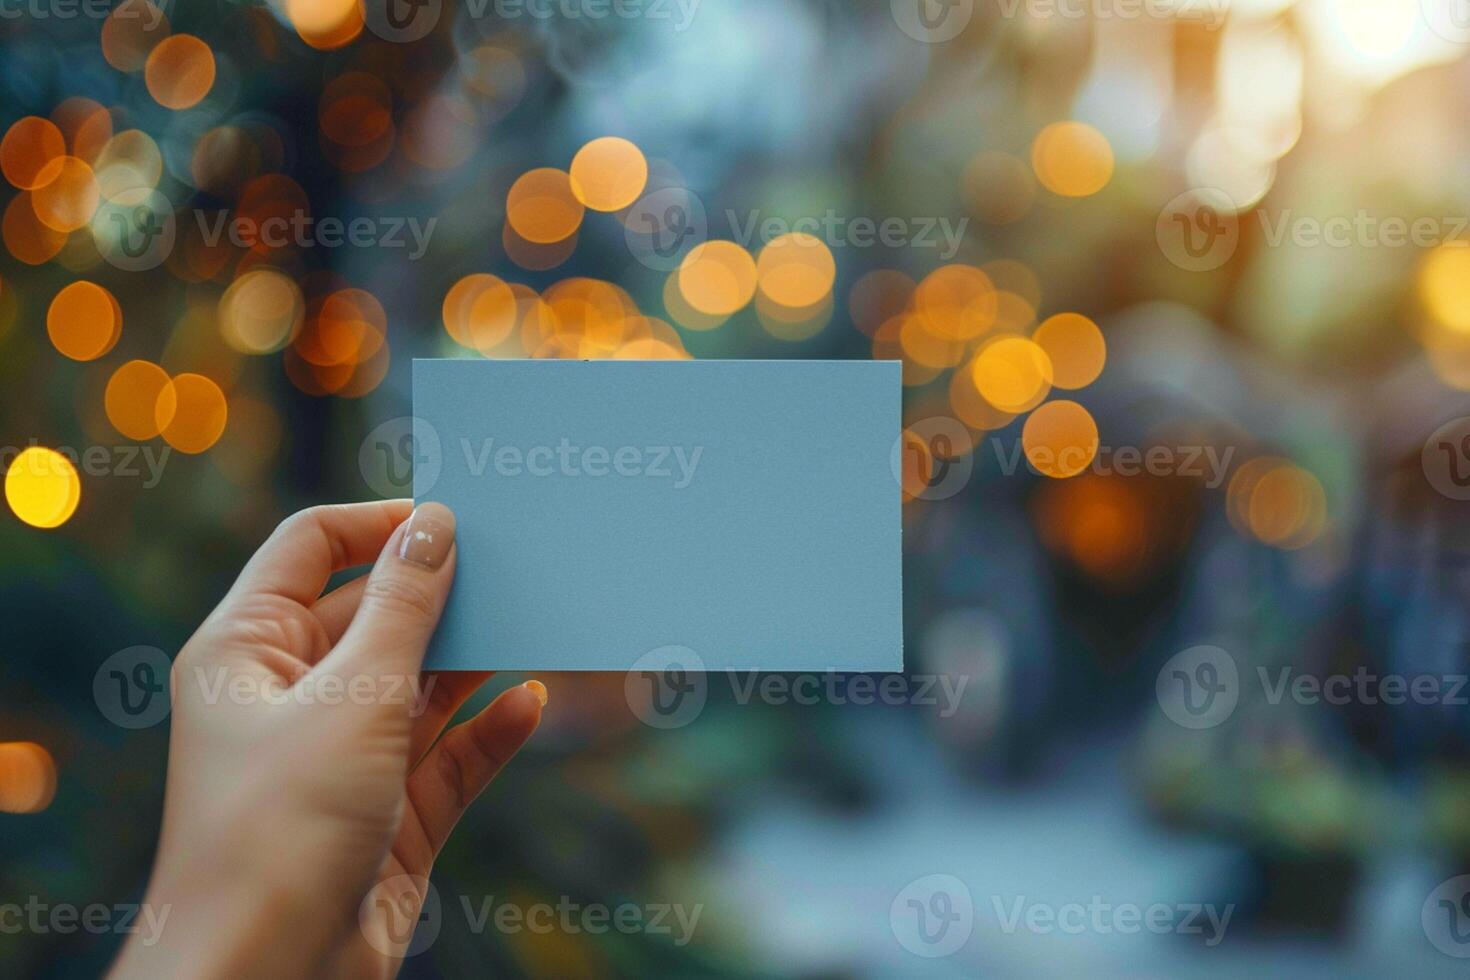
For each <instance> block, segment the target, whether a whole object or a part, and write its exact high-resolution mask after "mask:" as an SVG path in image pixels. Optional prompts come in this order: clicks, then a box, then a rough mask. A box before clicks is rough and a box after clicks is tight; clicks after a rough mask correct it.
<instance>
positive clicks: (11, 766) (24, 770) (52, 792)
mask: <svg viewBox="0 0 1470 980" xmlns="http://www.w3.org/2000/svg"><path fill="white" fill-rule="evenodd" d="M55 796H56V763H55V761H53V760H52V758H51V753H50V752H47V751H46V750H45V749H44V748H42V747H41V746H39V745H37V744H36V743H35V742H0V813H40V812H41V811H42V810H44V809H46V807H48V806H50V805H51V800H52V798H53V797H55Z"/></svg>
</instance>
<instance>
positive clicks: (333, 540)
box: [114, 501, 546, 980]
mask: <svg viewBox="0 0 1470 980" xmlns="http://www.w3.org/2000/svg"><path fill="white" fill-rule="evenodd" d="M410 509H411V504H410V503H409V502H408V501H388V502H384V503H368V504H352V505H346V506H330V507H316V508H312V509H311V510H307V511H303V512H301V513H299V514H296V515H295V516H293V517H291V518H290V519H288V520H287V521H286V522H285V523H283V524H282V525H281V526H280V527H279V528H277V530H276V532H275V533H274V534H273V535H272V536H271V538H270V540H268V541H267V542H266V543H265V544H264V545H263V546H262V547H261V549H260V550H259V551H258V552H257V553H256V554H255V556H254V557H253V558H252V559H251V560H250V562H249V564H248V565H246V567H245V570H244V571H243V572H241V574H240V578H239V579H238V581H236V583H235V585H234V587H233V588H232V589H231V590H230V592H229V594H228V595H226V596H225V598H224V601H222V602H221V603H220V605H219V608H217V609H216V610H215V611H214V612H213V613H212V614H211V615H210V616H209V618H208V619H207V620H205V622H204V624H203V625H202V626H200V627H199V630H198V632H196V633H195V634H194V636H193V637H192V638H191V639H190V640H189V642H188V644H186V645H185V647H184V649H183V650H182V651H181V652H180V653H179V655H178V657H177V659H176V660H175V662H174V669H173V679H172V682H173V728H172V732H171V735H170V743H169V748H170V751H169V763H168V783H167V788H166V791H165V796H164V814H163V830H162V834H161V837H160V842H159V849H158V858H157V862H156V865H155V868H154V872H153V880H152V882H151V883H150V885H149V890H148V896H147V902H148V903H149V905H150V906H151V907H152V909H153V911H154V914H155V915H161V914H164V913H165V911H166V914H167V915H168V918H167V920H166V921H165V923H164V926H163V928H162V932H161V937H162V938H161V940H160V941H159V942H157V944H156V945H154V946H151V947H147V946H144V945H142V943H141V942H138V941H136V937H134V940H135V941H134V942H130V943H129V945H128V946H127V947H126V948H125V949H124V950H123V953H122V955H121V957H120V958H119V960H118V963H117V965H116V968H115V971H114V972H115V975H116V976H118V977H134V976H136V977H145V976H146V977H157V976H212V975H226V974H228V975H229V976H245V975H259V976H269V977H271V978H272V980H282V978H286V977H296V976H301V977H306V976H320V975H324V974H325V975H338V976H351V977H364V976H376V977H391V976H393V975H394V974H396V973H397V971H398V967H399V965H400V964H401V962H402V960H401V957H402V955H403V950H404V948H405V947H406V945H407V943H408V940H409V938H410V935H411V928H407V927H406V926H407V925H408V924H411V923H414V922H416V921H417V918H418V913H419V907H420V905H421V903H422V900H423V894H424V891H423V889H424V885H425V883H426V881H427V878H428V875H429V871H430V869H431V868H432V866H433V863H434V858H435V856H436V855H437V854H438V853H439V849H440V848H441V847H442V846H443V844H444V841H445V839H446V838H447V837H448V836H449V832H450V831H451V830H452V829H453V828H454V825H455V823H456V822H457V821H458V820H459V817H460V815H461V814H462V813H464V811H465V808H466V807H467V806H468V805H469V804H470V802H471V801H472V800H474V798H475V797H476V796H477V795H478V794H479V793H480V791H481V790H483V789H484V788H485V786H486V784H487V783H489V782H490V780H491V779H493V778H494V776H495V774H496V773H497V772H498V771H499V770H500V767H501V766H503V765H504V764H505V763H506V762H507V761H508V760H509V759H510V758H511V756H513V755H514V754H515V753H516V750H517V749H519V748H520V747H521V745H522V744H523V743H524V742H525V741H526V739H527V738H529V737H530V735H531V733H532V732H533V731H535V729H536V726H537V724H538V723H539V722H540V720H541V707H542V705H543V704H545V701H546V689H545V688H544V687H542V686H541V685H540V684H539V683H537V682H536V681H530V682H528V683H526V684H525V685H523V686H521V687H515V688H511V689H510V690H508V691H506V692H505V693H504V694H502V695H500V697H498V698H496V699H495V701H494V702H493V703H491V704H490V705H489V706H488V707H486V708H485V709H484V710H483V711H482V712H480V713H479V714H478V715H476V716H475V717H474V718H472V719H470V720H469V721H467V722H464V723H463V724H461V725H458V726H456V727H454V728H452V729H450V730H449V732H448V733H446V734H445V735H444V737H443V738H439V735H440V732H441V731H443V729H444V726H445V725H446V724H447V723H448V721H449V719H450V718H451V717H452V716H453V715H454V713H455V711H456V710H458V708H459V707H460V706H461V705H462V704H463V703H464V702H465V700H466V699H467V698H468V697H469V696H470V695H471V694H473V693H474V691H475V690H476V689H477V688H478V687H479V686H480V685H481V684H482V683H484V681H485V680H486V679H487V678H488V677H489V676H490V675H489V674H487V673H443V674H427V675H425V674H421V673H420V667H421V665H422V663H423V658H424V651H425V648H426V646H427V644H428V642H429V637H430V636H431V635H432V633H433V632H434V629H435V627H436V626H437V624H438V622H439V615H440V612H441V611H442V610H443V608H444V601H445V599H446V597H447V596H448V595H449V587H450V583H451V582H452V581H453V579H454V567H455V547H454V515H453V514H452V513H451V512H450V511H449V509H448V508H446V507H444V506H443V505H441V504H424V505H422V506H420V507H419V508H418V509H416V510H413V511H412V516H410ZM374 559H376V564H375V565H374V566H373V569H372V571H371V572H370V573H369V574H367V575H365V576H363V577H361V578H358V579H356V580H354V581H352V582H349V583H348V584H346V585H343V586H341V587H340V588H338V589H336V590H335V591H333V592H331V593H329V594H327V595H325V596H323V595H322V594H321V593H322V590H323V589H324V588H325V586H326V583H327V579H328V577H329V576H330V575H331V574H332V573H333V572H337V571H341V570H342V569H344V568H352V567H355V566H358V565H363V564H366V563H368V562H370V561H374ZM436 740H437V741H436ZM370 892H371V893H372V895H371V898H368V900H367V901H364V899H365V897H368V896H369V893H370ZM360 910H361V912H360Z"/></svg>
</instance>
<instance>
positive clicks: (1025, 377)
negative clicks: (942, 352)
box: [970, 337, 1052, 413]
mask: <svg viewBox="0 0 1470 980" xmlns="http://www.w3.org/2000/svg"><path fill="white" fill-rule="evenodd" d="M970 375H971V377H972V378H973V379H974V382H975V388H976V390H977V391H979V392H980V394H981V395H982V396H984V398H985V400H986V401H988V402H990V404H991V405H993V406H995V407H996V408H998V409H1000V410H1001V411H1002V412H1016V413H1019V412H1027V411H1030V410H1031V409H1032V408H1034V407H1035V406H1037V405H1039V404H1040V403H1041V401H1042V399H1044V398H1045V397H1046V396H1047V393H1048V392H1049V391H1050V390H1051V381H1052V367H1051V359H1050V358H1048V357H1047V356H1046V351H1044V350H1042V349H1041V347H1040V346H1039V345H1038V344H1036V343H1035V342H1034V341H1031V340H1027V339H1026V338H1024V337H1000V338H997V339H996V340H993V341H991V342H990V343H989V344H987V345H986V346H985V347H983V348H981V350H980V352H979V353H978V354H977V355H976V356H975V360H974V361H972V362H971V364H970Z"/></svg>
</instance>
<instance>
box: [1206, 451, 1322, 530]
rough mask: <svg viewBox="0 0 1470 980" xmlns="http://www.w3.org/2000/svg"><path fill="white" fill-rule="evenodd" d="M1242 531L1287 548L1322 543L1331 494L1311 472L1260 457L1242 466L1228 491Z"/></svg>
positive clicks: (1235, 520)
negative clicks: (1316, 541) (1327, 493)
mask: <svg viewBox="0 0 1470 980" xmlns="http://www.w3.org/2000/svg"><path fill="white" fill-rule="evenodd" d="M1226 504H1227V512H1228V513H1229V515H1230V519H1231V522H1232V523H1233V524H1234V525H1235V526H1236V528H1237V529H1238V530H1240V531H1241V532H1243V533H1246V534H1250V535H1252V536H1253V537H1255V538H1257V539H1259V540H1261V541H1263V542H1265V543H1266V544H1269V545H1272V546H1274V547H1277V548H1283V549H1288V550H1291V549H1296V548H1302V547H1305V546H1306V545H1309V544H1311V543H1312V542H1313V541H1315V540H1317V539H1318V538H1319V537H1320V536H1321V534H1322V531H1323V530H1324V529H1325V527H1326V525H1327V495H1326V493H1325V491H1324V490H1323V489H1322V484H1321V482H1320V481H1318V479H1317V478H1316V477H1315V476H1313V475H1312V474H1311V473H1309V472H1308V471H1307V470H1305V469H1303V468H1302V467H1300V466H1297V465H1296V464H1295V463H1293V462H1291V461H1290V460H1287V459H1281V458H1279V457H1274V456H1258V457H1256V458H1255V459H1251V460H1248V461H1247V462H1245V463H1243V464H1242V465H1241V466H1240V467H1239V468H1238V469H1237V470H1236V471H1235V474H1234V476H1232V477H1231V479H1230V484H1229V486H1228V488H1227V490H1226Z"/></svg>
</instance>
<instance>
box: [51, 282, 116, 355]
mask: <svg viewBox="0 0 1470 980" xmlns="http://www.w3.org/2000/svg"><path fill="white" fill-rule="evenodd" d="M46 333H47V335H48V336H49V337H50V338H51V343H52V344H53V345H54V346H55V347H56V349H57V350H58V351H60V352H61V353H62V354H65V355H66V356H67V357H69V358H71V359H72V360H74V361H91V360H94V359H96V358H99V357H101V356H102V355H103V354H106V353H107V352H108V351H110V350H112V348H113V345H115V344H116V343H117V341H118V338H119V337H120V336H121V335H122V308H121V307H120V306H118V302H117V299H116V298H114V297H113V295H112V294H111V293H110V292H108V291H107V290H106V289H103V288H102V287H101V286H99V285H97V284H96V283H92V282H87V281H86V280H81V281H79V282H74V283H72V284H71V285H69V286H67V287H65V288H64V289H62V290H61V292H59V293H57V294H56V298H55V299H53V300H52V301H51V308H50V309H49V310H47V312H46Z"/></svg>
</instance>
